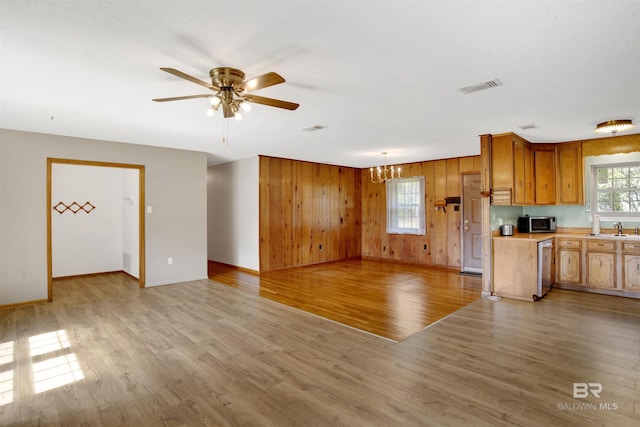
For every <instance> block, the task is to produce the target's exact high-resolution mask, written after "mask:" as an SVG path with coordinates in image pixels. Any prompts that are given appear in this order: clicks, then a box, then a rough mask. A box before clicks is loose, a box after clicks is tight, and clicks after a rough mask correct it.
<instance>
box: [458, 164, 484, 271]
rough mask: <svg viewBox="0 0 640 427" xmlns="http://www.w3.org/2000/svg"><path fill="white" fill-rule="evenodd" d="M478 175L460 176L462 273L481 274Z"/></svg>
mask: <svg viewBox="0 0 640 427" xmlns="http://www.w3.org/2000/svg"><path fill="white" fill-rule="evenodd" d="M480 189H481V185H480V174H479V173H474V174H464V175H462V219H463V227H462V271H463V272H468V273H482V204H481V197H480Z"/></svg>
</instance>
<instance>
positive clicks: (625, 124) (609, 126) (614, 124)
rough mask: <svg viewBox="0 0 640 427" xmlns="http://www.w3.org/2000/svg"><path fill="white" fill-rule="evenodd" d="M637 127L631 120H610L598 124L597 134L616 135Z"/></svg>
mask: <svg viewBox="0 0 640 427" xmlns="http://www.w3.org/2000/svg"><path fill="white" fill-rule="evenodd" d="M634 127H635V125H634V124H633V122H632V121H631V120H609V121H607V122H602V123H598V125H597V126H596V130H595V132H596V133H612V134H614V135H615V134H616V133H618V132H622V131H625V130H629V129H633V128H634Z"/></svg>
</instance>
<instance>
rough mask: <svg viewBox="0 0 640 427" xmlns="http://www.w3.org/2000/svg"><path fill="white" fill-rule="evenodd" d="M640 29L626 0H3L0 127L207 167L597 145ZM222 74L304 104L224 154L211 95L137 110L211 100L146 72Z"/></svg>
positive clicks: (614, 115)
mask: <svg viewBox="0 0 640 427" xmlns="http://www.w3.org/2000/svg"><path fill="white" fill-rule="evenodd" d="M639 23H640V1H638V0H598V1H590V0H582V1H577V0H576V1H569V0H556V1H552V0H549V1H545V0H532V1H526V0H522V1H521V0H504V1H479V0H477V1H473V0H447V1H436V0H433V1H429V0H421V1H402V0H394V1H390V0H389V1H357V0H337V1H329V0H327V1H319V0H307V1H301V0H298V1H294V0H290V1H286V0H263V1H246V0H209V1H204V0H199V1H198V0H181V1H168V0H148V1H142V0H138V1H134V0H112V1H106V0H104V1H99V0H57V1H56V0H46V1H39V0H0V48H1V51H0V61H1V62H0V91H1V93H0V127H2V128H7V129H18V130H25V131H33V132H43V133H50V134H56V135H69V136H76V137H85V138H95V139H103V140H110V141H119V142H126V143H133V144H147V145H154V146H163V147H175V148H182V149H188V150H197V151H204V152H207V153H209V164H210V165H214V164H219V163H224V162H228V161H233V160H238V159H243V158H247V157H251V156H255V155H258V154H264V155H269V156H277V157H284V158H290V159H298V160H308V161H313V162H320V163H329V164H337V165H344V166H353V167H369V166H375V165H378V164H380V163H382V160H383V157H382V154H381V153H382V152H384V151H386V152H388V153H389V155H388V158H389V163H406V162H413V161H422V160H432V159H442V158H449V157H457V156H466V155H475V154H479V152H480V148H479V137H478V135H481V134H486V133H494V134H495V133H503V132H516V133H518V134H519V135H521V136H523V137H524V138H526V139H527V140H529V141H531V142H560V141H568V140H576V139H587V138H595V137H597V135H596V134H594V133H593V129H594V127H595V125H596V124H597V123H599V122H602V121H606V120H610V119H633V120H634V122H637V121H638V120H640V24H639ZM220 66H228V67H235V68H239V69H241V70H243V71H245V73H246V75H247V78H252V77H256V76H259V75H261V74H264V73H267V72H269V71H275V72H277V73H279V74H281V75H282V76H283V77H284V78H285V79H286V80H287V82H286V83H284V84H280V85H276V86H272V87H268V88H264V89H261V90H259V91H256V92H254V94H256V95H260V96H267V97H272V98H277V99H283V100H286V101H292V102H296V103H299V104H300V108H298V109H297V110H296V111H288V110H284V109H279V108H272V107H267V106H264V105H254V108H253V110H252V111H251V112H249V113H246V114H244V117H243V119H242V120H241V121H236V120H235V119H226V120H227V133H228V143H229V147H228V148H226V147H225V145H224V144H223V143H222V136H223V133H224V130H223V122H224V120H225V119H223V118H222V116H221V114H220V112H218V113H217V114H216V115H215V116H214V117H213V118H209V117H207V116H206V115H205V110H206V109H207V107H208V105H209V104H208V101H207V99H203V98H201V99H190V100H183V101H175V102H165V103H156V102H152V101H151V99H152V98H163V97H172V96H181V95H194V94H200V93H207V89H205V88H203V87H201V86H198V85H196V84H194V83H192V82H189V81H187V80H183V79H180V78H178V77H176V76H173V75H171V74H168V73H165V72H162V71H160V70H159V67H170V68H176V69H178V70H180V71H182V72H184V73H187V74H189V75H191V76H194V77H196V78H199V79H202V80H205V81H208V80H209V74H208V73H209V70H210V69H211V68H214V67H220ZM494 79H498V80H499V81H500V82H501V83H502V85H501V86H497V87H494V88H491V89H487V90H483V91H478V92H474V93H471V94H463V93H461V92H460V91H459V90H458V89H459V88H462V87H465V86H469V85H473V84H476V83H482V82H486V81H490V80H494ZM638 124H640V123H638ZM529 125H532V126H534V127H533V128H529V129H522V127H525V128H527V127H528V126H529ZM314 126H324V127H325V128H324V129H322V130H317V131H308V130H305V129H308V128H312V127H314ZM639 131H640V129H639V128H636V129H634V130H633V131H632V132H639Z"/></svg>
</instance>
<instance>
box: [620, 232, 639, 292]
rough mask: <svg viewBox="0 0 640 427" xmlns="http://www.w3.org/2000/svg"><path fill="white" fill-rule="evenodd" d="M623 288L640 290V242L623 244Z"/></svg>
mask: <svg viewBox="0 0 640 427" xmlns="http://www.w3.org/2000/svg"><path fill="white" fill-rule="evenodd" d="M622 289H624V290H629V291H640V242H624V243H623V244H622Z"/></svg>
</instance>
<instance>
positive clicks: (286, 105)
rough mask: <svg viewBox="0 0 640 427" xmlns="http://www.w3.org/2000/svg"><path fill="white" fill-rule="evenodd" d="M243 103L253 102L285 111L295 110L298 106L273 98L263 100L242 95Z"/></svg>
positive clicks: (258, 97)
mask: <svg viewBox="0 0 640 427" xmlns="http://www.w3.org/2000/svg"><path fill="white" fill-rule="evenodd" d="M243 98H244V99H245V101H248V102H255V103H256V104H262V105H268V106H270V107H278V108H284V109H285V110H295V109H296V108H298V107H299V106H300V104H296V103H293V102H288V101H281V100H279V99H273V98H265V97H264V96H257V95H243Z"/></svg>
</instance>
